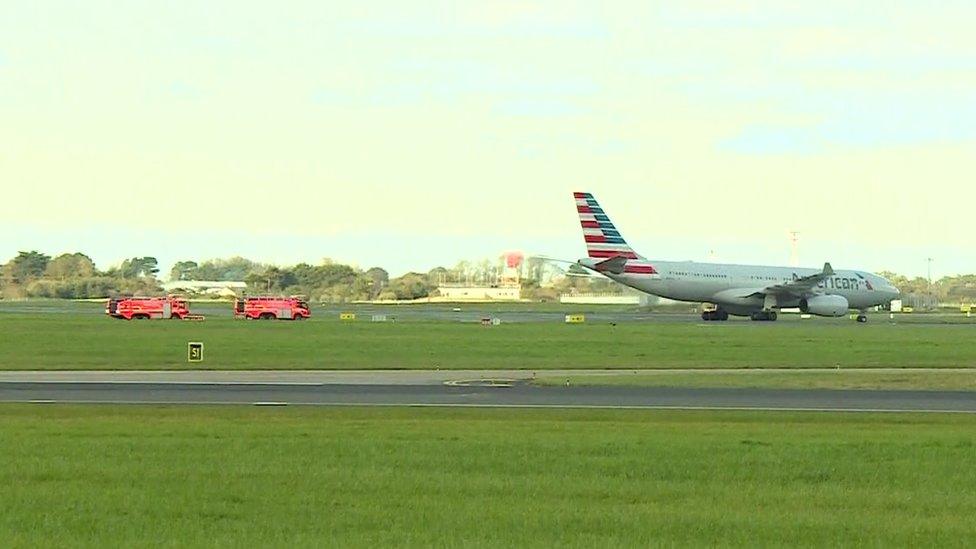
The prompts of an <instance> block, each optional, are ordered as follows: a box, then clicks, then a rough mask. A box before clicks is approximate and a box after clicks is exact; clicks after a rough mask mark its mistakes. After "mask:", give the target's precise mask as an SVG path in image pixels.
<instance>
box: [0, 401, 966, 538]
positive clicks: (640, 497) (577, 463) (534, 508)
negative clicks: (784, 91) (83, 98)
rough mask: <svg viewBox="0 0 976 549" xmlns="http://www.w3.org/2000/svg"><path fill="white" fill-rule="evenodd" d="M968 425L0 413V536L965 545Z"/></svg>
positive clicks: (914, 418) (395, 411) (834, 417)
mask: <svg viewBox="0 0 976 549" xmlns="http://www.w3.org/2000/svg"><path fill="white" fill-rule="evenodd" d="M974 432H976V417H974V416H970V415H946V414H929V415H924V414H919V415H903V414H888V415H870V414H856V415H852V414H825V413H773V412H768V413H752V412H651V411H618V412H613V411H593V410H588V411H573V410H562V411H542V410H531V411H530V410H454V409H406V408H373V409H349V408H347V409H335V408H295V407H290V408H276V409H271V408H247V407H231V406H227V407H195V406H185V407H158V406H145V407H143V406H129V407H115V406H61V405H58V406H54V405H33V406H32V405H2V406H0V440H2V441H3V444H2V445H0V482H2V484H0V485H2V486H3V491H2V493H0V542H2V545H3V546H5V547H37V546H98V547H103V546H128V547H131V546H147V545H153V546H155V545H164V546H174V545H175V546H185V545H190V546H201V545H205V546H251V547H254V546H269V545H270V546H281V547H285V546H288V547H291V546H322V545H329V546H338V547H352V546H371V547H375V546H431V545H440V546H458V545H466V546H481V545H495V546H505V547H513V546H537V547H552V546H578V547H594V546H598V547H621V546H631V547H633V546H662V545H672V544H676V545H685V546H687V545H693V546H702V545H736V546H749V547H755V546H769V545H777V546H785V545H788V546H796V545H802V546H837V545H874V546H965V545H968V544H969V543H971V541H972V540H973V539H976V521H973V520H972V517H973V516H976V475H974V474H973V468H974V465H976V457H974V456H976V441H974V435H973V433H974Z"/></svg>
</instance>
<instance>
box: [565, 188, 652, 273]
mask: <svg viewBox="0 0 976 549" xmlns="http://www.w3.org/2000/svg"><path fill="white" fill-rule="evenodd" d="M573 197H574V198H575V199H576V211H577V212H579V218H580V225H582V227H583V239H584V240H585V241H586V252H587V254H588V255H589V256H590V257H591V258H593V259H597V260H606V259H613V258H616V257H623V258H626V259H628V260H633V261H628V262H627V268H626V272H628V273H638V272H640V273H647V274H653V273H655V270H654V267H652V266H651V265H650V264H649V263H647V262H646V261H645V260H644V258H643V257H642V256H640V255H638V254H637V252H635V251H634V250H633V248H631V247H630V246H629V245H628V244H627V241H626V240H624V237H623V236H621V234H620V231H618V230H617V228H616V227H614V226H613V223H612V222H611V221H610V218H609V217H607V214H606V213H605V212H604V211H603V208H601V207H600V204H599V203H598V202H597V201H596V199H595V198H593V195H592V194H590V193H581V192H576V193H573Z"/></svg>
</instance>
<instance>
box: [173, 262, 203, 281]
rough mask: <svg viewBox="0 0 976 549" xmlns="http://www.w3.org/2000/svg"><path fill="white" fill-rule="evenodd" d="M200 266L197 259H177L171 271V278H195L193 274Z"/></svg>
mask: <svg viewBox="0 0 976 549" xmlns="http://www.w3.org/2000/svg"><path fill="white" fill-rule="evenodd" d="M198 267H199V265H197V262H196V261H177V262H176V264H175V265H173V268H172V269H170V271H169V279H170V280H193V279H194V278H193V275H194V272H195V271H196V269H197V268H198Z"/></svg>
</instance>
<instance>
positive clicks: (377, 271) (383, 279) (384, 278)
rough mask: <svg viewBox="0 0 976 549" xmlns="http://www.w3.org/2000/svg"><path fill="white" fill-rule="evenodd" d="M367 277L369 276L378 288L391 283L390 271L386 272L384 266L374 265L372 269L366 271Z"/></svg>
mask: <svg viewBox="0 0 976 549" xmlns="http://www.w3.org/2000/svg"><path fill="white" fill-rule="evenodd" d="M366 277H367V278H369V279H370V280H371V281H372V282H373V285H375V286H376V287H377V288H382V287H384V286H386V285H387V284H389V283H390V273H388V272H386V269H384V268H382V267H373V268H372V269H370V270H368V271H366Z"/></svg>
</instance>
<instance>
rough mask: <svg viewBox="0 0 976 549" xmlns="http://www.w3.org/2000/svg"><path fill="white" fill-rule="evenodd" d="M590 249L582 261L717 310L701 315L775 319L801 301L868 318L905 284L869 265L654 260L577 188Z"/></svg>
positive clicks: (825, 312) (825, 311) (824, 311)
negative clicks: (811, 266) (871, 269)
mask: <svg viewBox="0 0 976 549" xmlns="http://www.w3.org/2000/svg"><path fill="white" fill-rule="evenodd" d="M573 197H574V198H575V199H576V211H577V212H578V213H579V219H580V225H582V227H583V239H584V240H585V242H586V251H587V255H588V257H586V258H583V259H580V260H578V261H577V263H578V264H579V265H580V266H581V267H584V268H586V269H589V270H592V271H595V272H597V273H599V274H601V275H604V276H606V277H608V278H610V279H612V280H615V281H617V282H619V283H621V284H623V285H625V286H630V287H631V288H635V289H637V290H640V291H642V292H644V293H648V294H652V295H656V296H659V297H664V298H667V299H672V300H675V301H686V302H694V303H708V304H712V305H714V306H715V309H714V310H706V311H704V312H703V313H702V320H706V321H723V320H728V319H729V315H735V316H748V317H749V318H751V319H752V320H755V321H775V320H776V316H777V314H776V313H777V311H778V310H781V309H786V308H799V309H800V311H801V312H803V313H806V314H811V315H816V316H825V317H839V316H844V315H846V314H847V313H848V311H849V310H851V309H857V310H858V311H859V313H858V315H857V321H858V322H867V320H868V317H867V315H866V311H867V309H868V308H870V307H874V306H877V305H882V304H886V303H890V302H891V300H892V299H895V298H896V297H898V295H899V291H898V289H897V288H895V286H894V285H892V284H891V282H889V281H888V280H886V279H885V278H883V277H881V276H878V275H876V274H872V273H868V272H865V271H848V270H836V271H835V270H834V269H833V267H831V266H830V263H825V264H824V266H823V269H821V270H817V269H803V268H795V267H767V266H761V265H727V264H719V263H696V262H693V261H652V260H649V259H647V258H646V257H644V256H642V255H639V254H638V253H637V252H635V251H634V250H633V249H632V248H631V247H630V246H629V245H628V244H627V241H625V240H624V238H623V236H621V234H620V231H618V230H617V228H616V226H614V224H613V223H612V222H611V221H610V218H609V217H608V216H607V214H606V212H604V211H603V208H601V207H600V204H599V203H598V202H597V201H596V199H595V198H593V195H592V194H590V193H585V192H576V193H573Z"/></svg>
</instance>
